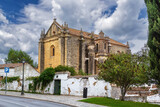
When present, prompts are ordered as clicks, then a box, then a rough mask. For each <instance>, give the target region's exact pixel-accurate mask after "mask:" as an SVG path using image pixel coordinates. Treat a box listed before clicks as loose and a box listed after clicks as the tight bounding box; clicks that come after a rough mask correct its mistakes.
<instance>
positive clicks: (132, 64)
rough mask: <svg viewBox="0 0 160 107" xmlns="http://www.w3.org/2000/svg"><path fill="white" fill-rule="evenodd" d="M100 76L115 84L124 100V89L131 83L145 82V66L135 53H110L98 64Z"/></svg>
mask: <svg viewBox="0 0 160 107" xmlns="http://www.w3.org/2000/svg"><path fill="white" fill-rule="evenodd" d="M100 70H101V71H100V73H99V76H100V78H102V79H104V80H105V81H108V82H110V83H114V84H116V85H117V86H118V87H120V89H121V100H124V97H125V94H126V91H127V90H128V89H129V87H130V86H131V85H140V84H143V83H145V82H147V79H148V78H147V76H146V70H147V66H146V64H145V63H143V61H141V60H139V58H138V57H137V55H131V54H124V53H120V54H112V55H110V56H108V59H107V60H106V61H105V62H104V63H103V64H100Z"/></svg>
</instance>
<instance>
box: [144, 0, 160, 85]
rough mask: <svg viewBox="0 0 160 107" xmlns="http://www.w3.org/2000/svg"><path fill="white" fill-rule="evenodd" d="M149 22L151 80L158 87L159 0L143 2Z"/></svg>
mask: <svg viewBox="0 0 160 107" xmlns="http://www.w3.org/2000/svg"><path fill="white" fill-rule="evenodd" d="M145 3H146V6H147V13H148V21H149V36H148V43H147V44H148V46H149V48H150V52H149V56H150V67H151V71H152V72H151V78H152V80H154V82H155V83H156V84H157V85H159V86H160V0H145Z"/></svg>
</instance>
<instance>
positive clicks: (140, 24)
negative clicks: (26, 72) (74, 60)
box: [0, 0, 148, 63]
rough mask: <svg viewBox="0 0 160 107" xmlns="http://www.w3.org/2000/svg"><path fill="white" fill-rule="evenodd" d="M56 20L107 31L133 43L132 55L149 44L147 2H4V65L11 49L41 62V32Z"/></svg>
mask: <svg viewBox="0 0 160 107" xmlns="http://www.w3.org/2000/svg"><path fill="white" fill-rule="evenodd" d="M55 17H56V18H57V21H58V22H59V23H60V24H63V23H64V22H67V23H68V24H69V27H71V28H76V29H81V28H82V29H83V30H84V31H88V32H91V31H94V32H95V33H99V31H100V30H103V31H104V32H105V35H106V36H109V37H110V38H112V39H115V40H117V41H120V42H122V43H124V44H126V42H127V41H129V44H130V48H131V51H132V53H135V52H137V51H139V50H140V49H141V48H142V47H143V46H144V43H146V42H147V32H148V19H147V9H146V6H145V3H144V0H0V63H3V62H4V58H5V57H6V56H7V53H8V51H9V49H10V48H13V49H21V50H23V51H25V52H27V53H28V54H29V55H31V56H32V58H33V59H34V61H38V40H39V37H40V31H41V29H43V28H45V29H46V30H47V29H48V28H49V26H50V25H51V23H52V22H53V18H55Z"/></svg>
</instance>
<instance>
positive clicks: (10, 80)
mask: <svg viewBox="0 0 160 107" xmlns="http://www.w3.org/2000/svg"><path fill="white" fill-rule="evenodd" d="M19 80H20V78H19V76H16V77H7V83H12V82H13V81H17V82H18V81H19ZM5 82H6V77H5V78H4V79H2V83H5Z"/></svg>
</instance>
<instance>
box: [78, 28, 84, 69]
mask: <svg viewBox="0 0 160 107" xmlns="http://www.w3.org/2000/svg"><path fill="white" fill-rule="evenodd" d="M83 40H84V37H83V32H82V29H81V32H80V39H79V70H81V69H82V48H83Z"/></svg>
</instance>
